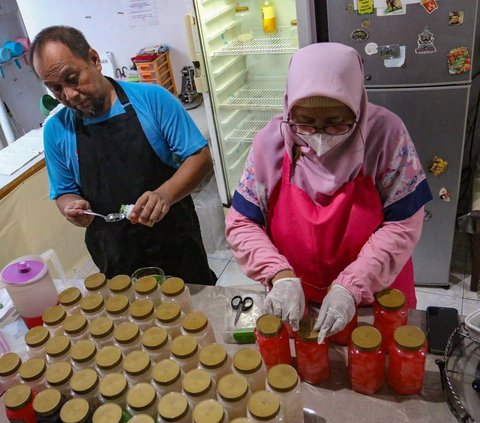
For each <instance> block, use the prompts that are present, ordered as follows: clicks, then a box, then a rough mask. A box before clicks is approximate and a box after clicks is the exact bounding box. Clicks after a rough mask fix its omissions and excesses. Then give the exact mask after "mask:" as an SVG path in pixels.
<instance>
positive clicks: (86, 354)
mask: <svg viewBox="0 0 480 423" xmlns="http://www.w3.org/2000/svg"><path fill="white" fill-rule="evenodd" d="M96 354H97V347H96V345H95V343H94V342H93V341H90V340H89V339H82V340H81V341H78V342H77V343H76V344H74V345H73V347H72V353H71V357H72V366H73V368H74V369H75V370H81V369H85V368H87V367H94V366H95V355H96Z"/></svg>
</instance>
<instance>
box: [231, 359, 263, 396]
mask: <svg viewBox="0 0 480 423" xmlns="http://www.w3.org/2000/svg"><path fill="white" fill-rule="evenodd" d="M232 372H234V373H236V374H239V375H241V376H243V377H244V378H245V379H247V383H248V386H249V387H250V390H251V392H252V393H254V392H257V391H262V390H264V389H265V380H266V379H267V369H266V367H265V364H264V363H262V364H261V366H260V367H259V368H258V369H257V370H255V371H253V372H250V373H244V372H241V371H239V370H237V368H236V367H235V366H234V365H233V364H232Z"/></svg>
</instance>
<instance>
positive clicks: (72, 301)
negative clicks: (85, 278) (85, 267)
mask: <svg viewBox="0 0 480 423" xmlns="http://www.w3.org/2000/svg"><path fill="white" fill-rule="evenodd" d="M81 299H82V293H81V291H80V290H79V289H78V288H76V287H74V286H72V287H70V288H67V289H64V290H63V291H62V292H60V294H58V301H59V302H60V304H61V305H62V306H63V307H65V310H66V311H67V314H68V315H69V316H71V315H72V314H78V313H80V310H81V307H80V300H81Z"/></svg>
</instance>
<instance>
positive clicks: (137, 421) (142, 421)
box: [128, 414, 190, 423]
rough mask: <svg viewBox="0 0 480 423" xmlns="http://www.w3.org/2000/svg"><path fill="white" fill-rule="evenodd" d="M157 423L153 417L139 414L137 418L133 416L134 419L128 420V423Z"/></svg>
mask: <svg viewBox="0 0 480 423" xmlns="http://www.w3.org/2000/svg"><path fill="white" fill-rule="evenodd" d="M155 421H156V420H154V419H153V417H150V416H147V415H146V414H137V415H136V416H132V418H131V419H130V420H128V423H155ZM188 423H190V422H188Z"/></svg>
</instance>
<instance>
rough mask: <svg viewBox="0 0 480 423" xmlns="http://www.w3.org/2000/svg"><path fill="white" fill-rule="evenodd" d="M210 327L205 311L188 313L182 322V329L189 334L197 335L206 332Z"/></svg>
mask: <svg viewBox="0 0 480 423" xmlns="http://www.w3.org/2000/svg"><path fill="white" fill-rule="evenodd" d="M207 325H208V318H207V315H206V314H205V313H204V312H203V311H192V312H191V313H187V314H186V315H185V317H184V318H183V321H182V327H183V329H185V330H186V331H187V332H190V333H196V332H200V331H202V330H204V329H205V328H206V327H207Z"/></svg>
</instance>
